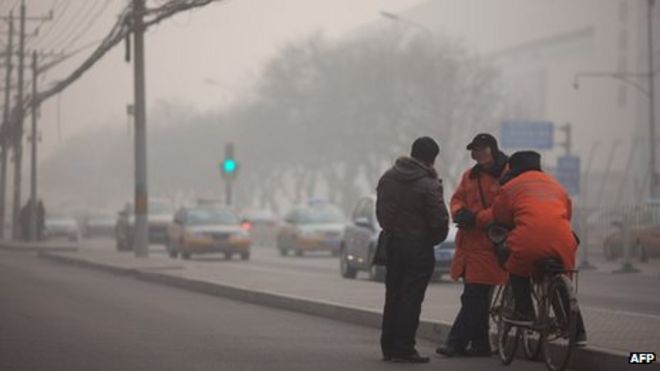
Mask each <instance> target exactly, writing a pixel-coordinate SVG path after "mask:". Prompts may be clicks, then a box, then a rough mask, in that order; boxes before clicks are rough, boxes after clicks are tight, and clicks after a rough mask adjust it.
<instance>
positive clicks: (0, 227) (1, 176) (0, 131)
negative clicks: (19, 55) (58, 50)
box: [0, 12, 14, 238]
mask: <svg viewBox="0 0 660 371" xmlns="http://www.w3.org/2000/svg"><path fill="white" fill-rule="evenodd" d="M8 21H9V22H8V23H9V40H7V57H6V61H5V66H6V70H5V110H4V113H3V117H2V128H0V238H4V237H5V214H6V208H5V205H6V203H5V197H6V193H7V192H6V190H7V188H6V187H7V152H8V148H7V147H8V146H9V143H10V141H9V138H8V137H9V133H10V131H11V130H10V126H11V125H10V123H9V112H10V110H11V108H10V105H11V97H10V95H11V87H10V85H11V72H12V67H13V66H12V64H11V62H12V55H13V53H14V50H13V45H12V42H13V39H14V16H13V13H12V12H10V13H9V20H8Z"/></svg>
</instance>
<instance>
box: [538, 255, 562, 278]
mask: <svg viewBox="0 0 660 371" xmlns="http://www.w3.org/2000/svg"><path fill="white" fill-rule="evenodd" d="M536 267H537V268H538V269H539V270H540V271H541V272H543V274H548V275H554V274H559V273H563V272H564V271H565V268H564V264H562V262H561V260H560V259H559V258H556V257H550V258H543V259H540V260H538V261H537V262H536Z"/></svg>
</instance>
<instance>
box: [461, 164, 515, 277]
mask: <svg viewBox="0 0 660 371" xmlns="http://www.w3.org/2000/svg"><path fill="white" fill-rule="evenodd" d="M503 166H504V164H503ZM479 182H481V189H482V192H483V198H484V200H483V201H484V202H482V201H481V198H480V197H481V196H480V195H479ZM499 188H500V185H499V183H498V177H495V176H493V175H492V174H489V173H488V172H486V171H475V168H472V169H469V170H467V171H465V172H464V173H463V176H462V177H461V182H460V184H459V185H458V188H457V189H456V192H454V195H453V196H452V198H451V202H450V208H451V215H452V217H453V216H454V215H456V213H457V212H458V211H459V210H460V209H462V208H467V209H469V210H470V211H472V212H473V213H474V214H475V215H476V217H477V225H476V227H474V228H471V229H461V230H459V231H458V233H457V234H456V252H455V254H454V259H453V261H452V264H451V272H450V275H451V278H452V279H454V280H457V279H459V278H460V277H463V279H464V281H465V282H466V283H481V284H488V285H499V284H502V283H504V282H505V281H506V278H507V274H506V272H505V271H504V270H503V269H502V268H501V267H500V265H499V264H498V262H497V257H496V256H495V251H494V248H493V243H492V242H491V241H490V240H489V239H488V236H487V234H486V227H487V226H488V225H490V224H491V223H492V222H493V213H492V210H491V207H490V205H492V203H493V200H494V199H495V195H496V193H497V191H498V189H499ZM484 204H485V206H486V207H484Z"/></svg>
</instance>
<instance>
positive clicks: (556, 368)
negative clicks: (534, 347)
mask: <svg viewBox="0 0 660 371" xmlns="http://www.w3.org/2000/svg"><path fill="white" fill-rule="evenodd" d="M544 301H545V303H544V310H543V312H544V318H543V321H542V323H543V329H542V332H541V343H542V345H541V346H542V348H543V359H544V361H545V364H546V365H547V366H548V369H549V370H550V371H562V370H564V369H565V368H566V366H567V365H568V360H569V358H570V356H571V352H572V351H573V347H574V346H575V337H576V335H577V299H576V298H575V295H574V294H573V286H572V285H571V282H570V281H569V280H568V278H567V277H566V276H564V275H558V276H556V277H554V278H552V281H551V282H550V285H549V287H548V292H547V297H546V298H545V300H544Z"/></svg>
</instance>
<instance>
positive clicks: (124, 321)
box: [0, 252, 545, 371]
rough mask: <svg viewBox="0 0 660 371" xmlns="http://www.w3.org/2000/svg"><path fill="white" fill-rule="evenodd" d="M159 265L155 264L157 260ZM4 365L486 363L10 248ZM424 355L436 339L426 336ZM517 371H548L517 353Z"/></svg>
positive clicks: (1, 328) (2, 264) (0, 310)
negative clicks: (390, 352) (415, 357)
mask: <svg viewBox="0 0 660 371" xmlns="http://www.w3.org/2000/svg"><path fill="white" fill-rule="evenodd" d="M152 267H153V265H152ZM0 293H2V299H3V304H2V305H0V370H4V371H14V370H16V371H19V370H20V371H23V370H49V371H53V370H54V371H59V370H66V371H78V370H85V371H86V370H97V371H104V370H140V371H150V370H158V371H162V370H259V371H261V370H275V371H277V370H282V371H296V370H304V371H309V370H318V371H325V370H400V369H412V368H414V369H415V370H447V371H449V370H451V371H462V370H465V371H467V370H486V369H493V368H497V367H499V363H498V361H496V360H495V359H448V358H442V357H436V356H434V357H432V360H431V363H430V364H426V365H415V366H411V365H401V364H392V363H385V362H382V361H381V360H380V352H379V350H378V346H377V344H378V336H379V332H378V330H376V329H371V328H368V327H364V326H357V325H351V324H347V323H344V322H340V321H333V320H329V319H324V318H319V317H315V316H309V315H304V314H300V313H295V312H290V311H283V310H277V309H272V308H267V307H263V306H257V305H252V304H247V303H243V302H237V301H232V300H229V299H224V298H219V297H214V296H209V295H203V294H198V293H194V292H189V291H185V290H178V289H174V288H170V287H167V286H162V285H155V284H152V283H148V282H144V281H141V280H135V279H132V278H131V277H127V276H119V275H110V274H108V273H104V272H97V271H93V270H89V269H80V268H78V267H72V266H69V265H60V264H54V263H52V262H50V261H47V260H44V259H37V258H36V257H35V256H34V255H32V254H20V253H16V252H0ZM418 346H419V348H420V350H421V351H422V352H426V353H430V352H432V350H433V347H434V344H432V343H429V342H425V341H420V342H419V344H418ZM507 369H509V370H512V371H522V370H530V371H535V370H539V371H540V370H545V366H544V365H543V364H541V363H531V362H528V361H524V360H516V361H515V362H514V363H513V364H512V366H511V367H508V368H507Z"/></svg>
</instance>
